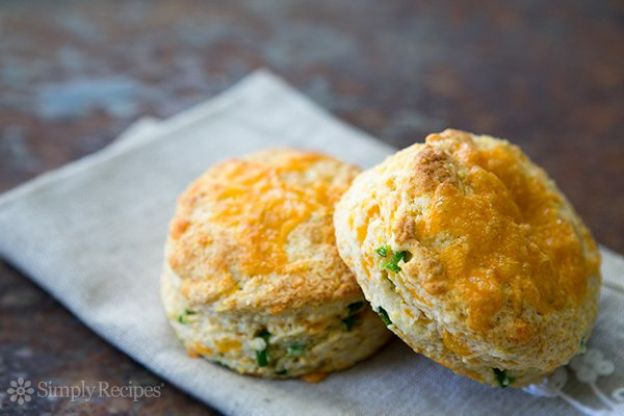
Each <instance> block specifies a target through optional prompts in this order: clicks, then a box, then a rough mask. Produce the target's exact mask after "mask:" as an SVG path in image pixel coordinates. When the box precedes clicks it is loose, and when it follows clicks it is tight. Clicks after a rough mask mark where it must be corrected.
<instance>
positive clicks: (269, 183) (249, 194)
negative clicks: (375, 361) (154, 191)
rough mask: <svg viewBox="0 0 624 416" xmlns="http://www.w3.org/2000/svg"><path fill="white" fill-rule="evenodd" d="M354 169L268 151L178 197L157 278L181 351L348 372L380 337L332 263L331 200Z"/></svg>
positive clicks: (260, 368) (244, 364) (236, 364)
mask: <svg viewBox="0 0 624 416" xmlns="http://www.w3.org/2000/svg"><path fill="white" fill-rule="evenodd" d="M357 173H358V169H357V168H355V167H353V166H351V165H348V164H345V163H342V162H339V161H337V160H335V159H333V158H330V157H328V156H325V155H322V154H319V153H311V152H303V151H297V150H269V151H263V152H260V153H255V154H253V155H250V156H247V157H245V158H241V159H233V160H228V161H226V162H223V163H221V164H218V165H217V166H214V167H213V168H211V169H210V170H208V171H207V172H206V173H205V174H203V175H202V176H201V177H200V178H199V179H197V180H196V181H195V182H194V183H193V184H191V185H190V186H189V188H188V189H187V190H186V191H185V192H184V193H183V194H182V196H181V197H180V199H179V202H178V207H177V212H176V214H175V217H174V218H173V220H172V222H171V227H170V233H169V239H168V242H167V247H166V260H165V267H164V272H163V279H162V296H163V301H164V304H165V308H166V310H167V314H168V316H169V318H170V320H171V322H172V325H173V327H174V328H175V330H176V332H177V334H178V335H179V337H180V339H181V340H182V341H183V343H184V344H185V345H186V347H187V349H188V350H189V352H191V353H192V354H197V355H201V356H204V357H205V358H207V359H209V360H212V361H217V362H219V363H221V364H223V365H225V366H227V367H229V368H232V369H234V370H236V371H238V372H241V373H249V374H256V375H261V376H267V377H293V376H300V375H303V374H309V373H314V372H329V371H334V370H339V369H342V368H345V367H348V366H350V365H352V364H354V363H355V362H357V361H359V360H362V359H364V358H365V357H367V356H368V355H370V354H372V353H373V352H374V351H375V350H376V349H377V348H379V347H380V346H381V345H382V344H383V343H384V342H385V341H386V340H387V339H388V337H389V336H390V335H389V332H388V331H387V330H386V329H385V328H384V326H383V324H382V323H381V322H380V321H379V319H378V317H377V316H376V315H375V314H374V313H373V312H372V310H370V308H369V307H368V305H367V304H365V302H364V297H363V295H362V292H361V290H360V288H359V287H358V286H357V284H356V282H355V279H354V276H353V274H352V273H351V272H350V270H349V269H348V268H347V266H346V265H345V264H344V263H343V262H342V260H341V259H340V257H339V255H338V252H337V249H336V246H335V239H334V230H333V225H332V215H333V209H334V205H335V203H336V201H337V200H338V198H340V196H341V195H342V193H343V192H344V191H345V190H346V189H347V187H348V186H349V184H350V183H351V181H352V179H353V178H354V177H355V176H356V175H357Z"/></svg>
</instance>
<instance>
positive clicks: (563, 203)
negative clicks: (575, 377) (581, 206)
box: [334, 130, 600, 386]
mask: <svg viewBox="0 0 624 416" xmlns="http://www.w3.org/2000/svg"><path fill="white" fill-rule="evenodd" d="M334 221H335V226H336V237H337V244H338V249H339V252H340V255H341V256H342V258H343V260H344V261H345V262H346V263H347V265H348V266H349V267H350V268H351V270H353V271H354V273H355V275H356V277H357V281H358V283H359V284H360V286H361V287H362V289H363V291H364V294H365V296H366V298H367V299H368V300H369V301H370V302H371V303H372V306H373V308H374V309H375V310H376V311H378V312H379V313H380V314H382V315H383V317H384V318H385V319H386V322H387V323H388V325H389V328H390V329H391V330H392V331H393V332H395V333H396V334H397V335H398V336H399V337H401V338H402V339H403V340H404V341H405V342H406V343H407V344H409V345H410V346H411V347H412V348H413V349H414V350H415V351H417V352H420V353H422V354H424V355H426V356H428V357H430V358H432V359H433V360H435V361H437V362H439V363H441V364H443V365H444V366H446V367H448V368H450V369H452V370H453V371H455V372H457V373H459V374H462V375H465V376H468V377H470V378H473V379H475V380H478V381H480V382H483V383H488V384H492V385H500V386H507V385H511V386H523V385H526V384H528V383H531V382H535V381H537V380H539V379H540V378H541V377H543V376H544V375H545V374H548V373H550V372H552V371H553V370H554V369H555V368H557V367H558V366H560V365H562V364H565V363H567V362H568V361H569V360H570V358H571V357H572V356H573V355H574V354H576V353H577V352H578V351H579V349H581V348H582V345H583V344H584V342H585V341H586V339H587V337H588V336H589V333H590V331H591V328H592V326H593V323H594V320H595V317H596V313H597V309H598V296H599V287H600V272H599V265H600V256H599V252H598V250H597V248H596V244H595V242H594V241H593V239H592V237H591V235H590V233H589V231H588V230H587V228H586V227H585V226H584V225H583V223H582V221H581V220H580V218H579V217H578V215H577V214H576V213H575V212H574V209H573V208H572V206H571V205H570V203H569V202H568V201H567V200H566V199H565V197H564V196H563V195H562V193H561V192H560V191H559V190H558V189H557V187H556V186H555V184H554V182H553V181H552V180H551V179H550V178H549V177H548V176H547V175H546V173H545V172H544V171H543V170H542V169H540V168H539V167H538V166H536V165H535V164H534V163H532V162H531V161H530V160H529V159H528V158H527V157H526V156H525V155H524V153H523V152H522V151H521V150H520V149H519V148H518V147H517V146H514V145H512V144H510V143H509V142H507V141H505V140H500V139H496V138H493V137H489V136H477V135H473V134H470V133H466V132H462V131H457V130H446V131H444V132H442V133H440V134H431V135H429V136H428V137H427V138H426V142H425V143H424V144H414V145H413V146H411V147H409V148H407V149H405V150H402V151H400V152H398V153H397V154H395V155H393V156H391V157H389V158H388V159H386V160H385V161H384V162H383V163H381V164H380V165H378V166H376V167H374V168H373V169H370V170H368V171H365V172H363V173H362V174H361V175H359V176H358V178H357V179H356V180H355V181H354V182H353V185H352V186H351V188H350V189H349V190H348V191H347V192H346V193H345V194H344V195H343V197H342V199H341V201H340V202H339V203H338V205H337V207H336V212H335V218H334Z"/></svg>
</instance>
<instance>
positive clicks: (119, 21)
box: [0, 0, 624, 415]
mask: <svg viewBox="0 0 624 416" xmlns="http://www.w3.org/2000/svg"><path fill="white" fill-rule="evenodd" d="M503 3H506V4H503ZM622 45H624V3H622V2H618V1H602V2H595V1H590V0H585V1H574V2H571V1H563V0H557V1H550V2H535V1H529V0H521V1H514V2H500V1H493V0H492V1H466V2H461V4H460V2H452V1H439V2H429V1H414V0H405V1H387V2H378V1H374V0H362V1H335V0H315V1H297V2H289V1H285V0H275V1H273V0H265V1H262V0H256V1H245V2H243V1H228V2H216V1H214V2H199V1H194V0H177V1H175V2H173V1H166V0H153V1H137V0H127V1H106V2H104V1H95V0H91V1H86V0H85V1H67V0H65V1H56V2H54V3H52V2H48V1H43V0H37V1H29V2H24V1H19V0H5V1H3V2H2V4H0V191H2V190H7V189H10V188H11V187H13V186H16V185H18V184H20V183H22V182H24V181H26V180H27V179H30V178H32V177H34V176H35V175H37V174H39V173H41V172H44V171H46V170H49V169H53V168H55V167H58V166H61V165H63V164H64V163H67V162H69V161H71V160H75V159H78V158H80V157H82V156H84V155H87V154H89V153H91V152H94V151H96V150H99V149H101V148H103V147H104V146H106V145H107V144H108V143H110V142H111V140H113V139H114V138H115V137H116V135H117V134H119V133H120V132H121V131H123V129H124V128H125V127H127V126H128V125H129V124H130V123H131V122H132V121H133V120H136V119H137V118H139V117H141V116H144V115H153V116H157V117H167V116H170V115H172V114H174V113H176V112H179V111H181V110H184V109H185V108H188V107H189V106H191V105H193V104H195V103H197V102H200V101H202V100H204V99H206V98H208V97H210V96H212V95H214V94H215V93H217V92H219V91H222V90H224V89H225V88H227V87H228V86H230V85H232V84H233V83H235V82H236V81H237V80H238V79H240V78H242V77H243V76H244V75H246V74H247V73H249V72H251V71H252V70H253V69H255V68H259V67H268V68H270V69H272V70H274V71H275V72H277V73H278V74H279V75H281V76H283V77H284V78H285V79H287V80H288V81H289V82H290V83H292V84H293V85H294V86H296V87H297V88H299V89H300V90H301V91H303V92H304V93H305V94H307V95H309V96H310V97H312V98H313V99H314V100H315V101H316V102H317V103H319V104H320V105H322V106H323V107H325V108H327V109H329V110H331V111H332V112H334V113H335V114H336V115H337V116H339V117H341V118H343V119H345V120H346V121H348V122H349V123H352V124H354V125H356V126H358V127H360V128H362V129H363V130H365V131H367V132H369V133H371V134H372V135H374V136H376V137H379V138H381V139H382V140H385V141H387V142H389V143H391V144H393V145H396V146H398V147H403V146H406V145H408V144H410V143H412V142H414V141H417V140H421V139H422V138H423V137H424V135H426V134H427V133H428V132H432V131H437V130H441V129H443V128H445V127H447V126H452V127H456V128H461V129H466V130H471V131H475V132H481V133H489V134H492V135H496V136H502V137H507V138H509V139H511V140H512V141H514V142H516V143H518V144H519V145H521V146H522V147H523V148H524V149H525V151H526V152H527V153H528V154H529V155H530V156H531V157H532V158H533V159H534V160H535V161H537V162H538V163H540V164H541V165H542V166H544V167H545V168H546V170H547V171H548V172H549V173H550V174H551V175H552V176H553V177H554V178H555V180H556V181H557V182H558V184H559V185H560V187H561V188H562V189H563V191H564V192H565V193H566V194H567V195H568V197H569V198H570V200H571V201H572V202H573V204H574V205H575V207H576V208H577V210H578V211H579V213H580V214H581V216H582V217H583V218H584V219H585V221H586V222H587V224H588V225H589V226H590V228H591V229H592V230H593V232H594V235H595V236H596V238H597V240H598V241H599V242H601V243H602V244H604V245H606V246H608V247H611V248H613V249H615V250H617V251H620V252H624V138H623V137H622V133H621V131H622V130H623V128H624V111H623V110H624V48H623V46H622ZM18 375H23V376H26V377H28V378H30V379H32V380H35V381H36V380H52V381H54V382H57V383H63V384H68V385H71V384H73V383H79V382H80V380H86V381H98V380H101V381H106V382H109V383H110V384H111V385H125V384H127V383H128V382H129V381H130V380H131V381H132V382H133V383H140V384H145V385H159V383H161V380H159V379H158V378H157V377H155V376H154V375H152V374H150V372H148V371H146V370H145V369H143V368H142V367H141V366H140V365H138V364H136V363H135V362H133V361H132V360H131V359H129V358H127V357H126V356H124V355H123V354H122V353H120V352H119V351H117V350H116V349H115V348H114V347H111V346H109V345H108V344H107V343H106V342H105V341H103V340H102V339H100V338H99V337H98V336H97V335H95V334H93V333H92V332H91V331H90V330H89V329H88V328H86V327H84V326H83V325H82V324H81V323H80V322H79V321H78V320H77V319H76V318H75V317H73V316H72V315H71V314H70V313H69V312H67V311H66V310H65V309H64V308H63V307H62V306H61V305H59V304H58V303H57V302H56V301H54V300H53V299H52V298H51V297H50V296H49V295H47V294H46V293H45V292H44V291H42V290H41V289H39V288H37V287H36V286H35V285H33V284H32V283H30V282H29V281H28V280H27V279H26V278H25V277H24V276H22V275H20V273H18V272H17V271H15V270H13V269H12V268H11V267H10V266H9V265H7V264H6V263H0V403H2V408H0V414H4V413H7V414H8V413H10V414H16V413H17V414H19V413H20V412H22V413H23V414H45V413H51V414H110V413H120V414H150V415H166V414H187V415H194V414H212V412H211V411H210V410H209V409H207V408H206V407H204V406H203V405H201V404H199V403H198V402H196V401H194V400H193V399H192V398H190V397H188V396H187V395H185V394H183V393H181V392H180V391H178V390H177V389H176V388H175V387H173V386H170V385H164V386H163V389H162V392H163V394H162V397H160V398H159V399H143V400H139V401H136V402H133V401H132V400H130V399H106V398H101V399H97V400H94V401H89V402H87V401H84V400H82V401H80V400H79V401H73V402H72V401H71V400H69V399H57V400H46V399H41V398H36V399H35V400H34V401H32V402H31V403H29V404H28V405H27V406H26V407H19V408H18V407H15V406H14V405H11V404H9V402H8V397H7V395H6V393H5V392H6V388H7V387H8V384H9V381H10V380H11V379H14V378H15V377H17V376H18ZM11 406H13V407H11Z"/></svg>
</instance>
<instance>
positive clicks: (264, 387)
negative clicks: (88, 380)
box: [0, 72, 624, 415]
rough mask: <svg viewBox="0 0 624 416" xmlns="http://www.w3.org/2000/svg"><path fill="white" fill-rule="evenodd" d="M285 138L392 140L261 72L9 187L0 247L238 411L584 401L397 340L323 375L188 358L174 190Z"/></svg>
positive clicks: (609, 327) (373, 150) (539, 410)
mask: <svg viewBox="0 0 624 416" xmlns="http://www.w3.org/2000/svg"><path fill="white" fill-rule="evenodd" d="M275 146H295V147H300V148H310V149H318V150H321V151H324V152H327V153H330V154H333V155H335V156H337V157H338V158H340V159H343V160H346V161H348V162H352V163H356V164H359V165H361V166H363V167H368V166H371V165H372V164H374V163H377V162H379V161H381V160H382V159H383V158H384V157H385V156H386V155H388V154H390V153H391V152H393V151H394V149H392V148H391V147H389V146H387V145H385V144H383V143H381V142H379V141H376V140H374V139H372V138H371V137H369V136H367V135H366V134H364V133H362V132H360V131H357V130H355V129H353V128H351V127H349V126H347V125H345V124H343V123H341V122H339V121H337V120H336V119H335V118H332V117H331V116H330V115H328V114H327V113H325V112H324V111H322V110H320V109H319V108H318V107H316V106H315V105H313V104H311V103H310V102H309V101H308V100H306V99H305V98H303V97H302V96H301V95H299V94H298V93H297V92H295V91H293V90H292V89H291V88H289V87H288V86H286V85H285V84H284V83H282V82H281V81H280V80H278V79H277V78H275V77H274V76H272V75H270V74H269V73H266V72H258V73H255V74H253V75H251V76H250V77H248V78H246V79H245V80H244V81H242V82H241V83H239V84H238V85H237V86H235V87H233V88H232V89H231V90H229V91H228V92H226V93H224V94H222V95H221V96H219V97H217V98H215V99H212V100H210V101H208V102H207V103H205V104H201V105H199V106H197V107H196V108H193V109H191V110H189V111H187V112H185V113H183V114H181V115H179V116H176V117H174V118H172V119H170V120H168V121H164V122H159V121H155V120H143V121H141V122H139V123H138V124H136V125H135V126H133V127H132V128H131V129H129V131H128V132H127V133H125V134H124V135H123V137H122V138H121V139H120V140H118V141H117V142H115V143H113V144H112V145H111V146H109V147H108V148H106V149H104V150H102V151H100V152H98V153H96V154H94V155H91V156H89V157H86V158H84V159H82V160H80V161H77V162H75V163H72V164H70V165H67V166H65V167H63V168H61V169H59V170H57V171H54V172H50V173H48V174H45V175H43V176H41V177H39V178H37V179H35V180H33V181H31V182H29V183H27V184H25V185H22V186H20V187H18V188H16V189H14V190H12V191H10V192H8V193H6V194H4V195H2V196H1V197H0V255H2V256H3V257H4V258H6V259H7V261H9V262H10V263H12V264H14V265H15V266H16V267H18V268H19V269H21V270H22V271H23V272H24V274H25V275H27V276H29V277H30V278H31V279H33V280H34V281H35V282H37V284H39V285H40V286H42V287H43V288H45V289H46V290H47V291H49V292H50V293H51V294H52V295H53V296H54V297H56V298H57V299H59V300H60V301H61V302H62V303H63V304H64V305H65V306H66V307H67V308H69V309H70V310H71V311H72V312H73V313H74V314H75V315H76V316H78V317H79V318H80V319H81V320H82V321H83V322H84V323H85V324H86V325H88V326H89V327H91V328H92V329H93V330H94V331H96V332H97V333H98V334H100V335H101V336H102V337H103V338H105V339H106V340H108V341H109V342H111V343H112V344H114V345H116V346H117V347H118V348H120V349H121V350H123V351H124V352H126V353H127V354H128V355H130V356H131V357H133V358H134V359H136V360H137V361H139V362H141V363H143V364H144V365H145V366H146V367H148V368H150V369H151V370H152V371H154V372H155V373H156V374H158V375H160V376H162V377H163V378H165V379H167V380H169V381H170V382H171V383H173V384H175V385H177V386H178V387H180V388H181V389H183V390H185V391H187V392H189V393H190V394H192V395H193V396H195V397H197V398H198V399H199V400H202V401H204V402H206V403H208V404H209V405H211V406H213V407H215V408H217V409H219V410H221V411H223V412H225V413H227V414H240V415H278V414H297V415H308V414H310V415H325V414H341V415H342V414H344V415H351V414H353V415H356V414H357V415H359V414H371V415H372V414H375V415H377V414H397V415H412V414H457V413H461V414H467V415H479V414H509V415H511V414H531V415H540V414H543V415H563V414H570V413H571V412H574V410H573V408H572V407H571V406H570V405H569V404H568V403H566V401H564V400H562V399H560V398H543V397H536V396H533V395H530V394H527V393H526V392H523V391H521V390H514V389H505V390H501V389H493V388H490V387H487V386H483V385H480V384H478V383H476V382H473V381H470V380H468V379H465V378H461V377H458V376H456V375H454V374H453V373H452V372H450V371H449V370H446V369H445V368H443V367H441V366H439V365H437V364H435V363H433V362H432V361H430V360H428V359H426V358H424V357H422V356H419V355H417V354H414V353H413V352H412V351H411V350H409V349H408V348H407V347H405V346H404V345H403V344H402V343H401V342H399V341H396V340H395V341H393V342H392V343H391V344H390V345H388V346H387V347H386V348H385V349H384V350H382V351H381V352H380V353H378V354H377V355H375V356H374V357H372V358H371V359H369V360H367V361H365V362H363V363H361V364H359V365H357V366H355V367H354V368H352V369H350V370H347V371H344V372H341V373H338V374H334V375H332V376H330V377H329V378H328V379H327V380H326V381H324V382H322V383H319V384H307V383H305V382H302V381H298V380H291V381H269V380H262V379H257V378H252V377H244V376H240V375H237V374H234V373H233V372H230V371H227V370H225V369H223V368H220V367H217V366H215V365H212V364H210V363H208V362H206V361H204V360H201V359H192V358H189V357H188V356H187V355H186V354H185V351H184V350H183V348H182V347H181V345H180V344H179V343H178V341H177V339H176V338H175V336H174V334H173V332H172V330H171V329H170V327H169V325H168V323H167V321H166V319H165V316H164V313H163V310H162V307H161V304H160V298H159V275H160V267H161V264H162V248H163V243H164V240H165V235H166V231H167V225H168V220H169V218H170V217H171V216H172V214H173V209H174V205H175V199H176V197H177V195H178V194H179V193H180V192H181V191H182V190H183V189H184V188H185V186H186V185H187V184H188V183H189V182H190V181H191V180H192V179H193V178H195V177H196V176H198V175H199V174H200V173H201V172H202V171H204V170H205V169H206V168H207V167H208V166H210V165H212V164H213V163H215V162H217V161H219V160H222V159H224V158H227V157H231V156H237V155H241V154H244V153H248V152H251V151H254V150H258V149H262V148H267V147H275ZM604 273H605V278H606V281H607V282H608V286H605V289H604V291H603V305H602V307H603V309H602V313H601V318H600V321H599V324H598V328H597V330H596V335H595V337H593V338H592V341H591V342H590V346H591V347H592V348H593V347H594V346H596V347H597V348H599V349H600V350H602V351H603V352H604V355H605V356H606V357H608V358H610V359H611V360H612V361H613V362H615V367H614V368H615V372H614V373H612V374H610V375H605V376H601V377H600V380H598V384H597V385H598V387H599V388H600V389H601V391H604V392H605V394H611V391H613V390H614V389H616V388H617V387H618V386H623V385H624V381H623V372H622V370H623V368H622V367H623V365H624V357H623V356H622V352H621V351H622V350H621V347H620V346H621V345H624V330H623V327H624V324H623V322H622V321H623V319H622V317H623V316H624V288H623V285H622V280H621V276H622V274H623V273H624V261H623V260H622V258H621V257H619V256H616V255H614V254H612V253H609V252H605V266H604ZM618 279H619V280H618ZM568 372H569V374H570V377H569V378H570V380H569V381H568V383H567V385H566V387H565V388H566V389H568V390H566V391H568V392H570V391H572V392H573V393H570V394H573V397H574V399H575V400H576V399H578V401H579V402H582V403H585V404H587V405H588V406H589V407H593V408H600V406H602V404H604V403H603V402H601V401H600V400H598V401H596V400H595V399H596V397H595V396H596V395H595V394H594V393H592V391H590V390H591V389H590V390H588V389H583V388H581V387H583V385H581V384H580V383H578V382H576V381H575V380H574V376H573V372H572V370H569V371H568ZM570 385H571V387H570ZM579 386H580V387H579ZM587 391H589V393H587ZM549 394H550V393H549ZM555 394H557V393H556V392H555ZM623 399H624V398H623ZM592 400H593V401H592ZM601 403H602V404H601ZM614 414H615V413H614Z"/></svg>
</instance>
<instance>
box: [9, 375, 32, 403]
mask: <svg viewBox="0 0 624 416" xmlns="http://www.w3.org/2000/svg"><path fill="white" fill-rule="evenodd" d="M9 385H10V386H11V387H9V388H8V389H7V393H8V394H9V399H10V400H11V401H12V402H17V404H19V405H20V406H21V405H23V404H24V403H26V402H29V401H30V399H31V396H32V394H33V393H34V392H35V389H33V388H32V387H31V384H30V380H24V378H23V377H18V378H17V380H11V382H10V383H9Z"/></svg>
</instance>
